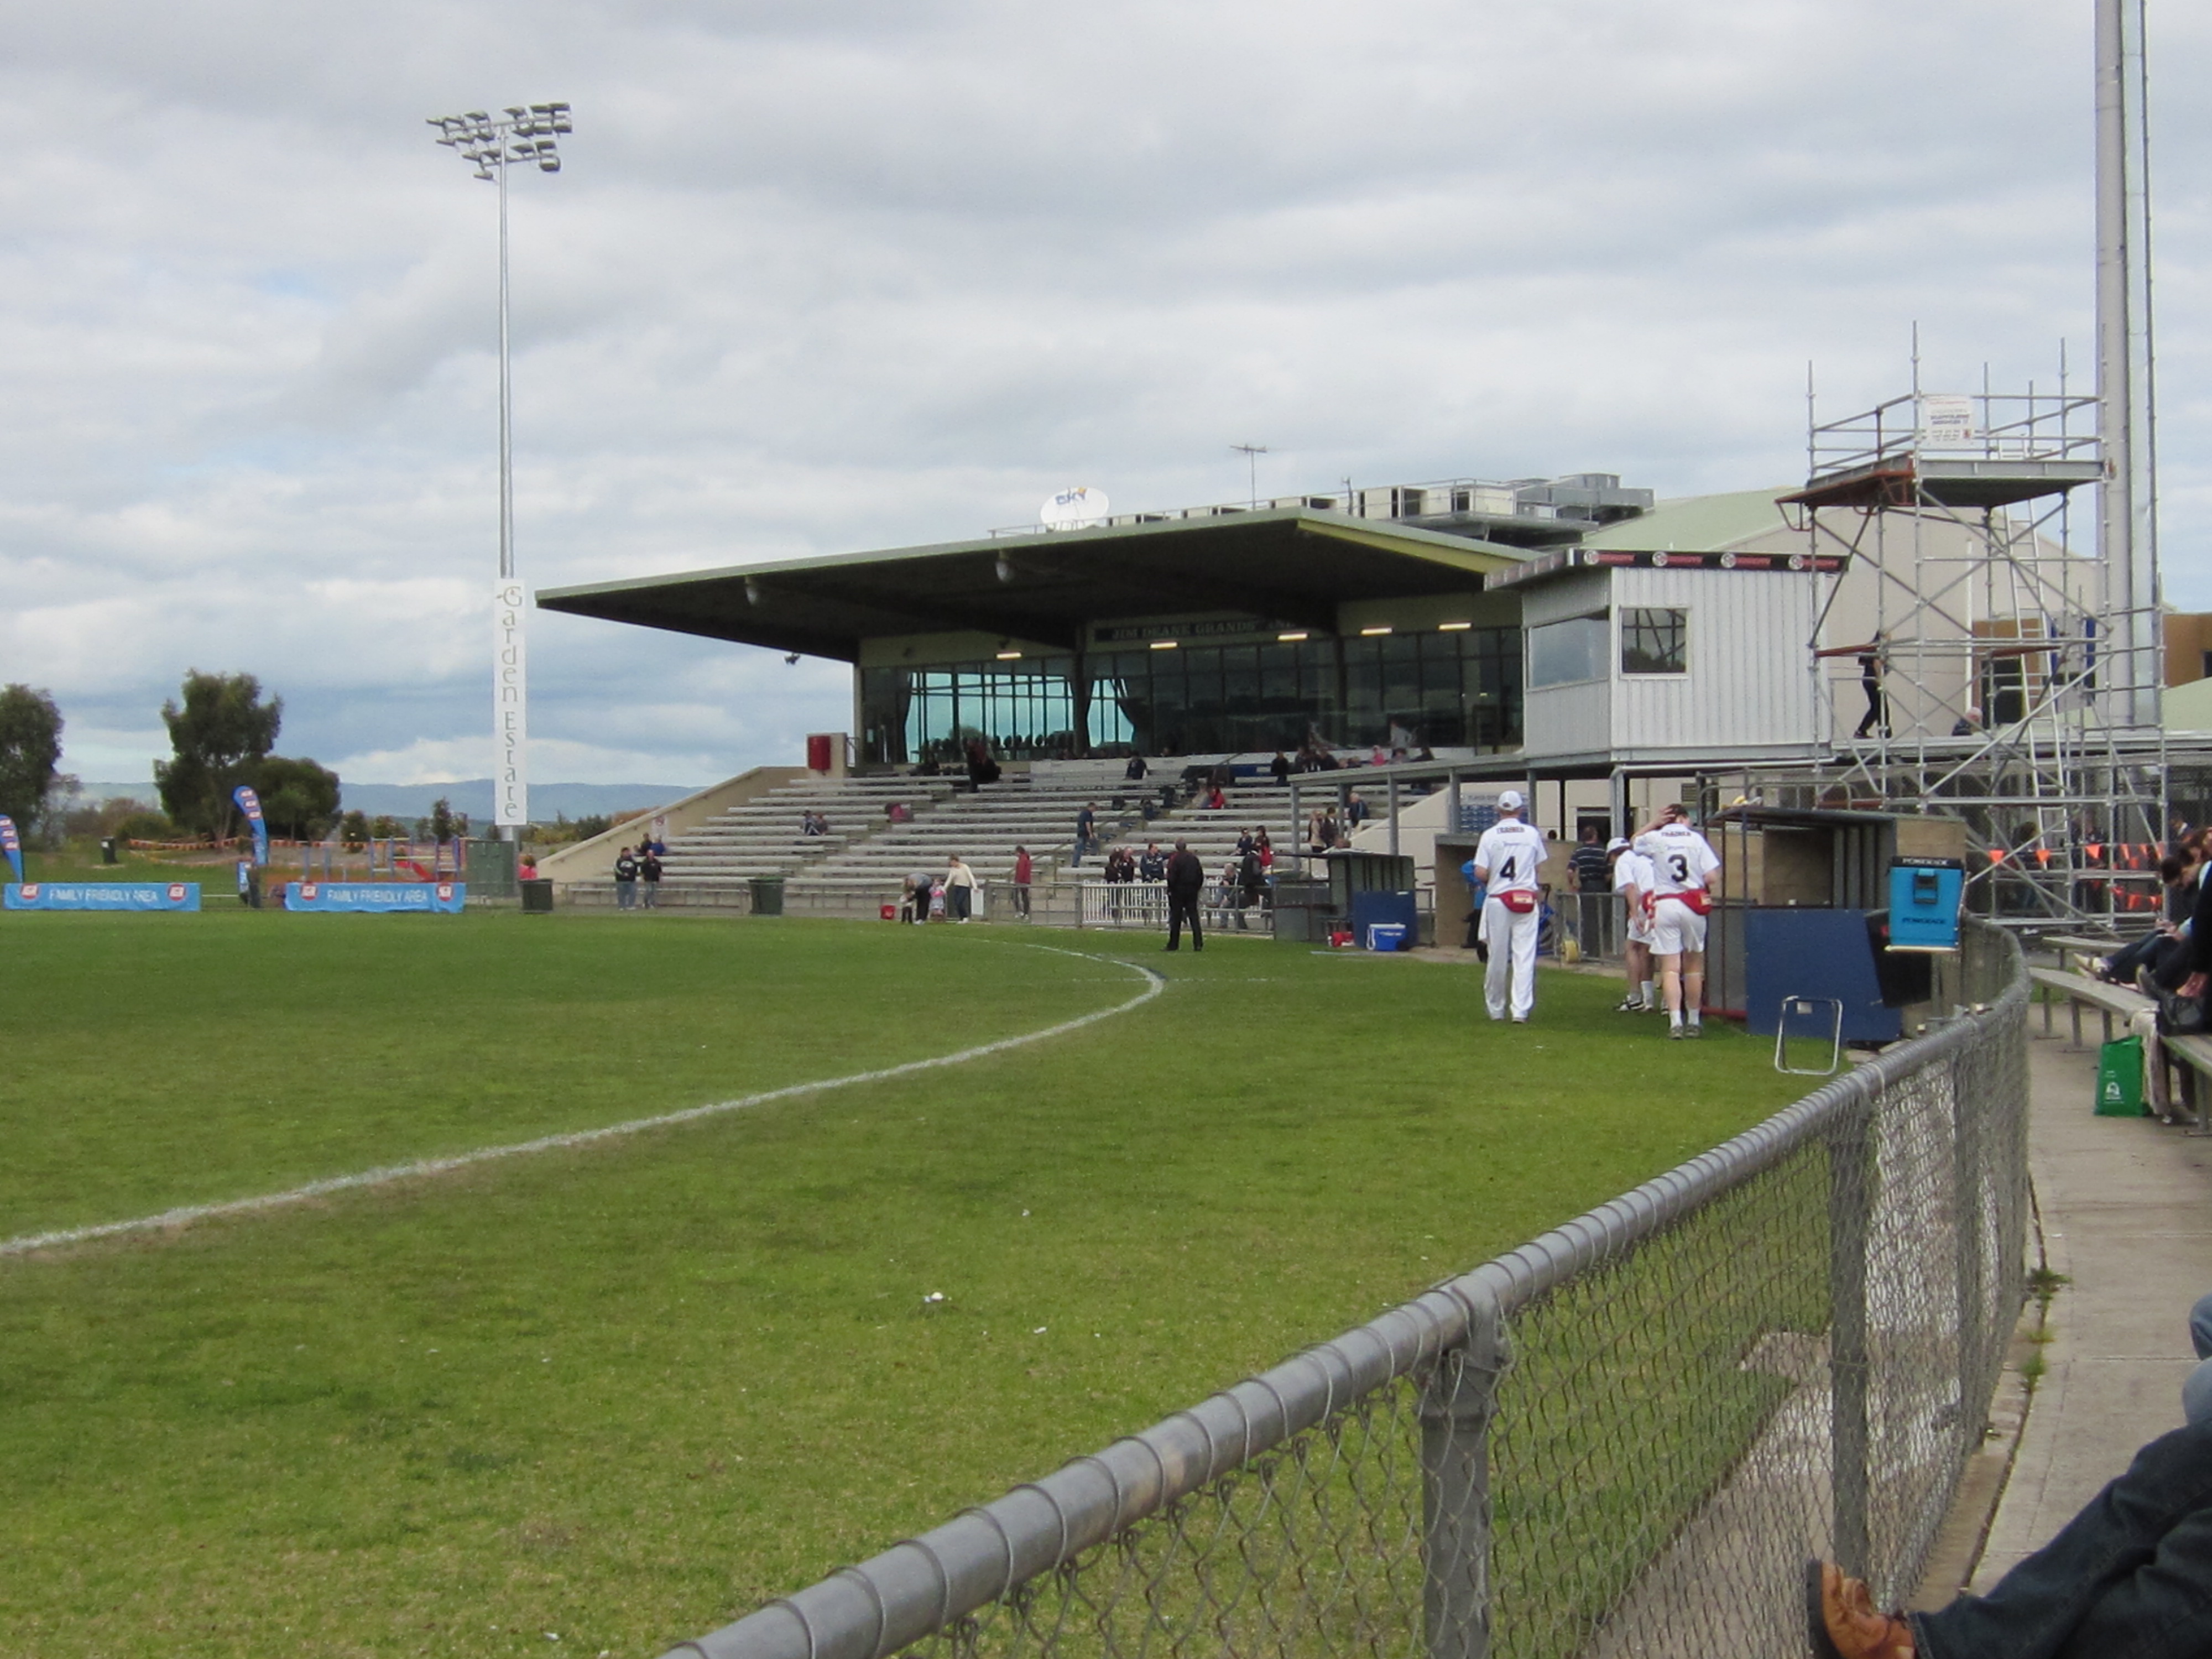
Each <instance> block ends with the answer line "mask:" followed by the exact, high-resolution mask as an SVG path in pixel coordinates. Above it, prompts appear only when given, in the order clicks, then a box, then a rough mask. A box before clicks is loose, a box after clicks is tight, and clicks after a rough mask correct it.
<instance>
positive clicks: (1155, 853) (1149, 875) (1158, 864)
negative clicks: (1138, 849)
mask: <svg viewBox="0 0 2212 1659" xmlns="http://www.w3.org/2000/svg"><path fill="white" fill-rule="evenodd" d="M1137 875H1138V878H1139V879H1140V880H1144V881H1165V880H1166V879H1167V878H1168V855H1167V854H1165V853H1163V852H1162V851H1160V844H1159V842H1156V841H1153V842H1146V843H1145V853H1144V856H1143V857H1142V858H1140V859H1139V860H1137Z"/></svg>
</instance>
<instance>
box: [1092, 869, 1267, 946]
mask: <svg viewBox="0 0 2212 1659" xmlns="http://www.w3.org/2000/svg"><path fill="white" fill-rule="evenodd" d="M1077 893H1078V900H1077V902H1078V906H1079V908H1078V911H1077V916H1076V923H1075V925H1076V926H1077V927H1109V928H1113V927H1136V928H1145V929H1148V930H1150V931H1152V932H1153V933H1165V932H1166V931H1167V926H1168V889H1167V884H1166V883H1165V882H1160V881H1086V882H1084V883H1082V884H1080V885H1079V887H1078V888H1077ZM1198 913H1199V917H1200V922H1201V924H1202V925H1203V926H1205V927H1209V928H1212V927H1218V928H1222V929H1224V930H1225V931H1227V932H1230V933H1273V932H1274V931H1275V911H1274V907H1273V904H1272V903H1271V902H1268V901H1267V899H1266V898H1264V897H1261V898H1256V899H1255V900H1254V902H1251V903H1249V904H1246V903H1244V902H1243V896H1242V895H1241V894H1240V893H1238V892H1237V890H1236V889H1234V888H1231V887H1225V885H1224V884H1222V883H1220V882H1218V881H1210V882H1208V883H1207V884H1206V886H1205V888H1204V890H1201V891H1200V894H1199V896H1198Z"/></svg>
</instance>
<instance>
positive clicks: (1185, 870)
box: [1168, 841, 1206, 951]
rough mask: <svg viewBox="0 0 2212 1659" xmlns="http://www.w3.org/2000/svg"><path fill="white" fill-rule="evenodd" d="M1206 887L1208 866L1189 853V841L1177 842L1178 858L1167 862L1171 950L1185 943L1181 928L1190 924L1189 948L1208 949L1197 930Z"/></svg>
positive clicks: (1169, 946) (1203, 938) (1192, 853)
mask: <svg viewBox="0 0 2212 1659" xmlns="http://www.w3.org/2000/svg"><path fill="white" fill-rule="evenodd" d="M1205 887H1206V866H1204V865H1202V864H1200V862H1199V861H1198V854H1195V853H1194V852H1192V851H1191V850H1190V843H1189V842H1184V841H1179V842H1176V849H1175V856H1174V857H1173V858H1171V859H1170V860H1168V949H1169V950H1170V951H1172V950H1174V949H1176V947H1177V946H1178V945H1181V944H1182V925H1183V923H1184V922H1185V921H1188V922H1189V923H1190V948H1191V949H1192V950H1194V951H1203V950H1204V949H1206V939H1205V936H1204V935H1203V934H1201V933H1200V932H1199V927H1198V896H1199V894H1200V892H1201V891H1203V890H1204V889H1205Z"/></svg>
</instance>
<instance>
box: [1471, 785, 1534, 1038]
mask: <svg viewBox="0 0 2212 1659" xmlns="http://www.w3.org/2000/svg"><path fill="white" fill-rule="evenodd" d="M1521 809H1522V799H1521V792H1520V791H1519V790H1518V789H1508V790H1506V791H1505V792H1504V793H1503V794H1501V795H1499V796H1498V822H1497V823H1493V824H1492V825H1491V826H1490V828H1489V829H1486V830H1484V831H1483V832H1482V839H1481V840H1480V841H1479V842H1476V843H1475V846H1474V878H1475V879H1476V880H1477V881H1480V882H1486V883H1488V884H1489V896H1488V897H1486V898H1485V899H1484V900H1483V902H1482V939H1483V943H1484V944H1485V945H1488V946H1489V947H1490V964H1489V966H1488V967H1487V968H1486V969H1485V970H1484V972H1483V976H1482V994H1483V1000H1485V1001H1486V1002H1487V1003H1488V1004H1489V1005H1490V1017H1491V1018H1492V1019H1504V1018H1505V1009H1506V1000H1507V997H1506V991H1507V985H1508V982H1509V981H1510V984H1511V989H1512V999H1511V1000H1512V1007H1513V1023H1514V1024H1516V1025H1525V1024H1528V1015H1529V1012H1530V1011H1531V1010H1533V1009H1534V1007H1535V1006H1536V933H1537V930H1538V929H1539V928H1541V927H1542V926H1543V912H1542V908H1541V906H1542V901H1541V895H1540V894H1539V892H1538V890H1537V885H1536V872H1538V871H1539V870H1541V869H1542V868H1543V865H1544V853H1545V847H1544V837H1543V836H1541V834H1539V833H1538V832H1537V831H1536V830H1535V829H1534V828H1532V827H1531V826H1530V825H1529V824H1528V823H1525V822H1524V821H1523V820H1522V817H1521Z"/></svg>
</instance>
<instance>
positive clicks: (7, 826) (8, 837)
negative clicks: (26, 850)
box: [0, 813, 23, 883]
mask: <svg viewBox="0 0 2212 1659" xmlns="http://www.w3.org/2000/svg"><path fill="white" fill-rule="evenodd" d="M0 853H5V854H7V855H8V867H9V869H10V870H13V871H14V872H15V879H16V880H17V881H18V882H19V883H20V882H21V880H22V879H23V838H22V837H21V836H18V835H17V834H16V833H15V819H13V818H11V817H8V816H7V815H6V814H5V813H0Z"/></svg>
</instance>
